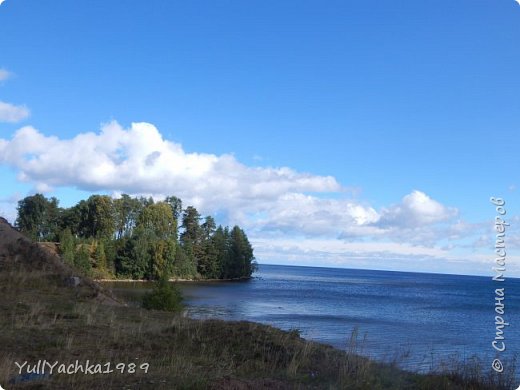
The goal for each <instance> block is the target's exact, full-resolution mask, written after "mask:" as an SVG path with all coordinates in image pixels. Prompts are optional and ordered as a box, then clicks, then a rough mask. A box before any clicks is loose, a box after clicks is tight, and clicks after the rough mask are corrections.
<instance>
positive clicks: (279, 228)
mask: <svg viewBox="0 0 520 390" xmlns="http://www.w3.org/2000/svg"><path fill="white" fill-rule="evenodd" d="M0 36H1V37H2V39H0V69H1V70H2V71H0V180H1V182H2V183H3V185H2V187H1V188H0V213H2V214H3V215H6V216H7V217H8V218H10V219H12V218H13V215H14V214H13V213H14V211H13V210H14V207H15V206H16V201H17V200H19V199H20V198H21V197H24V196H26V195H28V194H31V193H33V192H34V191H45V193H46V195H48V196H52V195H55V196H58V197H59V198H60V199H62V204H63V205H65V206H69V205H72V204H73V203H75V202H76V201H78V200H79V199H81V198H85V197H87V196H89V195H90V194H91V193H98V192H102V193H108V194H113V195H114V196H117V194H118V193H121V192H130V193H133V194H152V195H154V196H155V197H157V198H160V197H161V196H163V195H167V194H170V193H176V194H178V195H182V197H183V199H184V200H185V201H186V202H187V203H193V204H195V205H196V206H197V207H198V208H199V209H201V211H202V212H204V213H212V214H217V215H218V216H219V219H220V220H221V222H223V223H239V224H241V225H242V226H244V227H245V228H246V231H247V232H248V234H249V236H250V238H251V239H252V241H253V244H255V248H256V252H255V253H256V255H257V258H258V260H259V262H265V263H285V264H302V265H326V266H344V267H354V268H375V269H397V270H413V271H428V272H454V273H466V274H474V273H475V274H483V275H486V274H490V275H491V274H492V271H491V267H492V266H493V230H492V220H493V218H494V216H495V214H494V209H493V207H492V205H491V204H490V203H489V201H488V199H489V197H490V196H502V197H503V198H504V199H505V200H506V202H507V204H506V205H507V212H508V214H507V216H508V218H509V219H510V220H511V228H510V230H509V231H508V233H509V235H508V241H507V242H506V243H507V245H508V249H509V250H510V251H509V252H508V254H509V255H508V256H509V258H508V261H509V263H508V266H509V268H508V270H509V272H510V274H511V275H516V276H520V265H519V263H520V258H519V257H518V253H519V252H518V246H519V244H520V232H519V231H520V229H519V228H518V226H519V225H520V201H519V200H520V197H519V192H518V191H519V188H518V187H519V186H520V180H519V173H518V172H519V171H518V167H519V166H520V156H519V153H518V147H519V145H520V142H519V141H520V135H519V134H520V131H519V126H520V120H519V119H520V105H519V103H518V102H519V92H518V91H520V75H519V72H518V67H519V64H520V49H518V47H519V42H520V6H519V5H518V4H517V3H516V2H515V1H513V0H507V1H505V0H504V1H471V2H470V1H457V2H453V1H437V2H434V3H433V2H417V1H406V2H396V1H392V2H391V1H378V2H364V1H357V2H354V1H328V2H323V1H248V2H243V1H218V2H215V1H189V2H188V1H186V2H177V1H158V0H157V1H149V2H142V1H141V2H138V1H110V2H106V1H98V0H89V1H74V2H70V1H27V0H26V1H23V0H6V1H5V2H4V3H3V4H2V5H0ZM2 104H3V105H2ZM133 124H134V125H133ZM28 126H30V128H29V127H28ZM28 129H30V130H28ZM88 133H91V134H90V135H88ZM78 137H79V138H78ZM118 137H119V138H118ZM116 138H117V139H116ZM74 140H75V141H74ZM139 146H141V147H139ZM118 153H120V154H118ZM121 153H122V154H121ZM154 153H155V154H154ZM116 155H117V156H116ZM49 156H52V157H49ZM77 156H82V157H84V158H83V161H79V160H81V159H80V158H76V157H77ZM114 156H116V157H117V158H116V157H114ZM154 156H155V157H154ZM151 157H153V159H151ZM152 160H153V161H152ZM151 161H152V162H153V164H152V165H149V164H147V163H146V162H148V163H149V162H151ZM140 164H141V165H140ZM148 168H150V169H148ZM286 168H287V169H286Z"/></svg>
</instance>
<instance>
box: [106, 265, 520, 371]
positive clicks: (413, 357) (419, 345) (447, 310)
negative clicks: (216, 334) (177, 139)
mask: <svg viewBox="0 0 520 390" xmlns="http://www.w3.org/2000/svg"><path fill="white" fill-rule="evenodd" d="M141 285H142V284H141ZM499 287H505V301H504V302H505V315H504V318H505V319H506V321H508V322H509V323H510V324H511V325H510V326H508V327H505V330H504V336H505V344H506V348H507V349H506V351H505V352H502V353H500V354H499V355H500V356H499V357H500V358H501V359H502V358H504V359H503V360H507V359H512V358H513V357H514V356H515V353H517V352H520V279H507V278H506V281H505V282H503V283H498V282H495V281H492V280H491V277H478V276H459V275H439V274H422V273H409V272H389V271H370V270H353V269H335V268H317V267H295V266H279V265H260V267H259V270H258V272H257V273H255V275H254V278H253V279H251V280H249V281H244V282H206V283H184V284H181V288H182V291H183V294H184V296H185V301H186V303H187V305H188V315H189V316H191V317H194V318H220V319H224V320H248V321H256V322H261V323H265V324H270V325H273V326H276V327H279V328H282V329H286V330H288V329H299V330H300V331H301V335H302V337H305V338H308V339H312V340H316V341H320V342H324V343H327V344H331V345H333V346H335V347H337V348H342V349H347V345H348V342H349V339H350V337H351V334H352V332H353V331H354V330H355V329H357V332H358V341H359V343H358V349H357V351H358V352H360V353H362V354H363V355H366V356H371V357H373V358H376V359H379V360H386V361H391V360H394V359H395V360H397V361H399V362H400V365H401V366H402V367H404V368H408V369H411V370H416V371H424V370H429V369H430V368H431V367H435V366H437V365H438V364H439V362H440V361H441V360H449V359H452V358H455V359H457V360H459V361H460V360H464V359H468V358H469V357H471V356H472V355H477V356H478V357H479V358H481V359H483V363H484V364H485V365H487V366H489V365H490V364H491V362H492V360H493V358H494V357H495V351H494V350H493V348H492V345H491V342H492V341H493V340H494V337H495V332H496V329H495V315H496V313H495V311H494V308H495V306H494V304H495V288H499ZM129 290H132V292H133V293H134V294H136V295H135V296H138V295H139V294H141V293H142V289H138V288H136V285H135V284H133V285H131V286H127V285H124V284H122V283H120V284H117V285H116V287H115V292H116V293H118V292H119V293H121V292H124V291H126V294H128V293H129V292H130V291H129ZM127 296H128V295H127Z"/></svg>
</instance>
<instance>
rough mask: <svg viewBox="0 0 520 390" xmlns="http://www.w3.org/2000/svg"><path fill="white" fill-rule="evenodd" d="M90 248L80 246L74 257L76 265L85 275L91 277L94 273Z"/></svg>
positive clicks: (84, 245) (86, 245)
mask: <svg viewBox="0 0 520 390" xmlns="http://www.w3.org/2000/svg"><path fill="white" fill-rule="evenodd" d="M88 247H89V245H88V244H80V245H79V246H78V248H77V250H76V254H75V255H74V265H75V266H76V268H78V269H79V270H81V271H82V272H83V273H84V274H85V275H90V274H91V271H92V264H91V262H90V251H89V248H88Z"/></svg>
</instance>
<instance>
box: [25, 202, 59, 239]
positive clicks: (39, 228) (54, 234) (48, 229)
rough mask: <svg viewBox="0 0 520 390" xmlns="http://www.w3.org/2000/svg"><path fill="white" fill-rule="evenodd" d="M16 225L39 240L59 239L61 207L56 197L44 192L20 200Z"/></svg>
mask: <svg viewBox="0 0 520 390" xmlns="http://www.w3.org/2000/svg"><path fill="white" fill-rule="evenodd" d="M17 211H18V217H17V218H16V221H15V225H16V227H17V228H18V229H19V230H20V231H21V232H22V233H24V234H26V235H27V236H29V237H30V238H32V239H33V240H37V241H46V240H48V241H54V240H56V239H58V234H59V231H60V229H59V220H60V209H59V207H58V200H57V199H56V198H54V197H53V198H50V199H47V198H46V197H45V196H43V195H42V194H36V195H33V196H28V197H25V198H24V199H22V200H20V201H19V202H18V207H17Z"/></svg>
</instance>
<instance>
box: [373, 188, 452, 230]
mask: <svg viewBox="0 0 520 390" xmlns="http://www.w3.org/2000/svg"><path fill="white" fill-rule="evenodd" d="M456 215H457V209H455V208H450V207H446V206H444V205H442V204H440V203H439V202H437V201H436V200H433V199H432V198H430V197H429V196H428V195H426V194H425V193H424V192H421V191H413V192H412V193H410V194H408V195H406V196H405V197H403V199H402V200H401V203H399V204H397V205H394V206H391V207H389V208H385V209H383V210H382V212H381V218H380V220H379V221H378V225H379V226H381V227H388V226H402V227H416V226H424V225H430V224H433V223H437V222H442V221H447V220H449V219H451V218H453V217H455V216H456Z"/></svg>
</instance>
